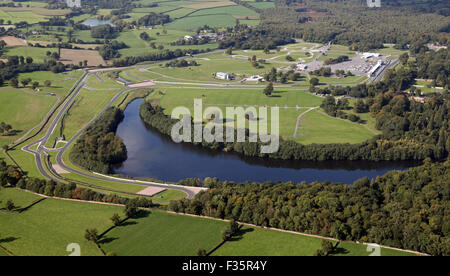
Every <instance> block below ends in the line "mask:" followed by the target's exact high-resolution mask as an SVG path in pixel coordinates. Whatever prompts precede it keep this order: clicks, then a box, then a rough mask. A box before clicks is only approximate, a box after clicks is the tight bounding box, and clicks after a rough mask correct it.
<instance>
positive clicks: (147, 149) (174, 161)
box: [116, 100, 412, 184]
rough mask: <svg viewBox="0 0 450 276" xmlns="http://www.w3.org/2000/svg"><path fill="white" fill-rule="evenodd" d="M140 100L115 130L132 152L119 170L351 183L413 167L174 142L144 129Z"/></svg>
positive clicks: (175, 176) (167, 176)
mask: <svg viewBox="0 0 450 276" xmlns="http://www.w3.org/2000/svg"><path fill="white" fill-rule="evenodd" d="M141 102H142V100H135V101H133V102H132V103H130V105H129V106H128V108H127V109H126V110H125V118H124V120H123V122H122V123H121V124H120V125H119V127H118V130H117V134H118V136H120V137H121V138H122V139H123V140H124V143H125V145H126V147H127V150H128V160H126V161H125V162H124V163H123V164H122V166H120V167H119V168H117V169H116V173H119V174H123V175H127V176H133V177H149V178H154V179H160V180H164V181H171V182H176V181H178V180H180V179H184V178H189V177H197V178H201V179H204V178H205V177H218V178H219V179H221V180H230V181H235V182H244V181H247V180H248V181H257V182H264V181H268V180H272V181H293V182H294V183H299V182H301V181H306V182H313V181H330V182H342V183H346V184H351V183H353V182H354V181H355V180H357V179H359V178H361V177H365V176H367V177H369V178H375V177H377V176H381V175H384V174H385V173H387V172H388V171H391V170H406V169H408V167H409V166H412V164H411V163H405V162H401V163H399V162H382V163H375V162H361V161H333V162H309V161H308V162H303V161H301V162H298V161H285V160H266V159H260V158H259V159H257V158H243V157H242V156H239V155H237V154H233V153H224V152H214V151H211V150H206V149H202V148H200V147H197V146H193V145H191V144H176V143H174V142H172V140H171V138H170V137H167V136H165V135H161V134H160V133H159V132H158V131H156V130H154V129H152V128H148V127H146V125H145V124H144V123H143V122H142V120H141V118H140V116H139V107H140V105H141Z"/></svg>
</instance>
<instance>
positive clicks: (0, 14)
mask: <svg viewBox="0 0 450 276" xmlns="http://www.w3.org/2000/svg"><path fill="white" fill-rule="evenodd" d="M0 18H2V19H4V20H5V23H11V24H15V23H19V22H22V21H26V22H27V23H28V24H35V23H38V22H43V21H47V19H46V18H45V16H43V15H39V14H36V13H33V12H31V11H15V12H11V11H5V10H3V9H0Z"/></svg>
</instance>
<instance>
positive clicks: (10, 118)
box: [0, 89, 56, 145]
mask: <svg viewBox="0 0 450 276" xmlns="http://www.w3.org/2000/svg"><path fill="white" fill-rule="evenodd" d="M55 103H56V98H55V97H51V96H46V95H42V94H41V93H35V92H31V90H28V89H26V90H22V89H11V90H10V89H8V90H3V89H0V122H5V123H8V124H10V125H11V126H12V128H13V129H14V130H16V133H14V134H13V135H11V136H0V145H5V144H10V143H11V142H13V141H15V140H16V139H18V138H19V137H21V136H22V135H24V134H25V133H26V132H27V131H28V130H29V129H30V128H32V127H34V126H35V125H37V124H38V123H39V122H41V120H42V119H43V118H44V117H45V115H46V114H47V112H48V111H49V110H50V109H51V107H52V106H53V105H54V104H55Z"/></svg>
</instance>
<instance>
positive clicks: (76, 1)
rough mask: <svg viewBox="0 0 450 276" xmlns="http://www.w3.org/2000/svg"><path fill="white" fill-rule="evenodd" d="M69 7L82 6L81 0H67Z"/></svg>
mask: <svg viewBox="0 0 450 276" xmlns="http://www.w3.org/2000/svg"><path fill="white" fill-rule="evenodd" d="M66 4H67V7H69V8H81V0H66Z"/></svg>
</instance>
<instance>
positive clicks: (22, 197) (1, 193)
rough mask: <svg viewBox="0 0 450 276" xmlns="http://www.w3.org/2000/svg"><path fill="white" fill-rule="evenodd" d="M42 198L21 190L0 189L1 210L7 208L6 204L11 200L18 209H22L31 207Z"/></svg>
mask: <svg viewBox="0 0 450 276" xmlns="http://www.w3.org/2000/svg"><path fill="white" fill-rule="evenodd" d="M40 198H41V197H40V196H37V195H35V194H32V193H28V192H24V191H21V190H19V189H15V188H2V189H0V209H1V208H5V204H6V202H7V201H8V200H10V199H11V200H12V201H13V202H14V206H15V207H16V209H21V208H25V207H27V206H29V205H30V204H32V203H33V202H35V201H37V200H39V199H40Z"/></svg>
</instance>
